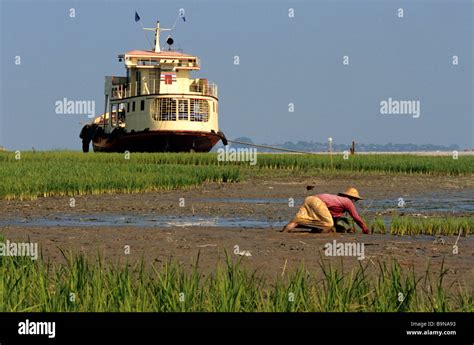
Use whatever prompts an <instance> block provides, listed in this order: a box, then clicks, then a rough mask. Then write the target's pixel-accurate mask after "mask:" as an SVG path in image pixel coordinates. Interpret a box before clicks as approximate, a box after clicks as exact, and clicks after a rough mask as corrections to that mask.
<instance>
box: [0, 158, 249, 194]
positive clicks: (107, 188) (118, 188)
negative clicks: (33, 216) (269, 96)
mask: <svg viewBox="0 0 474 345" xmlns="http://www.w3.org/2000/svg"><path fill="white" fill-rule="evenodd" d="M98 158H100V159H98ZM239 178H240V172H239V170H238V168H237V167H232V166H187V165H177V164H156V163H150V162H147V161H143V162H142V161H136V160H134V157H132V158H131V160H130V161H128V160H125V159H124V158H123V155H118V154H117V155H106V154H104V155H101V156H100V157H99V155H97V156H95V155H81V154H75V153H25V154H22V158H21V160H19V161H16V160H14V159H13V160H12V159H11V157H10V156H5V154H0V181H1V182H0V198H4V199H16V198H18V199H34V198H37V197H48V196H61V195H70V196H74V195H83V194H103V193H139V192H147V191H154V190H163V189H176V188H185V187H189V186H197V185H199V184H201V183H203V182H206V181H210V182H236V181H238V180H239Z"/></svg>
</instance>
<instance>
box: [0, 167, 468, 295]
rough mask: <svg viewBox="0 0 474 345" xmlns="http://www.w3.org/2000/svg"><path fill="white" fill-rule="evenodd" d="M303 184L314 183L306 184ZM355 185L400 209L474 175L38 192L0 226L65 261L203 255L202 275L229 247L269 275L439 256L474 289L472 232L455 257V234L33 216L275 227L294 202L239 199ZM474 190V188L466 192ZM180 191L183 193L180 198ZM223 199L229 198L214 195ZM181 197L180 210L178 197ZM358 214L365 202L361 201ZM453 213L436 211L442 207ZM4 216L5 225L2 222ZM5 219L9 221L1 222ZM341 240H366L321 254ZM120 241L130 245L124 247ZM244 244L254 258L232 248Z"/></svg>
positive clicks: (183, 259) (5, 208)
mask: <svg viewBox="0 0 474 345" xmlns="http://www.w3.org/2000/svg"><path fill="white" fill-rule="evenodd" d="M306 185H314V186H315V189H314V190H313V191H307V190H306V188H305V187H306ZM349 185H353V186H355V187H357V188H358V189H359V192H360V193H361V194H362V195H363V196H365V197H367V198H368V199H369V200H367V201H366V202H365V203H366V204H365V205H367V203H370V199H377V198H378V199H382V198H383V199H387V198H393V200H394V207H395V208H396V202H397V199H398V198H400V197H405V198H406V197H414V196H416V195H419V194H423V193H427V192H430V193H437V194H439V195H440V197H442V196H443V195H444V194H447V193H448V194H450V195H453V194H456V193H457V192H460V191H464V192H465V191H466V190H470V189H472V190H473V191H474V181H473V180H472V178H467V177H432V176H410V175H371V176H363V175H360V176H354V177H342V178H341V177H339V178H337V179H335V178H328V177H319V178H318V177H311V178H304V177H299V178H296V179H289V178H272V179H270V180H268V179H267V180H265V181H264V180H262V179H250V180H248V181H246V182H240V183H235V184H205V185H203V186H201V187H198V188H192V189H188V190H181V191H163V192H154V193H144V194H132V195H126V194H116V195H97V196H79V197H75V205H74V207H71V204H70V202H71V200H70V198H69V197H54V198H39V199H37V200H33V201H19V200H14V201H6V200H1V201H0V221H1V220H3V221H4V225H3V226H2V228H1V229H0V233H2V234H3V235H4V236H5V238H7V239H9V240H11V241H24V240H27V239H29V240H30V241H32V242H38V243H39V245H40V247H41V249H42V252H43V255H44V257H45V258H46V259H49V260H50V261H51V262H62V261H64V258H63V257H62V254H61V251H60V249H62V250H65V251H72V252H74V253H86V254H87V255H88V256H89V257H91V258H94V257H96V256H97V253H101V255H102V256H103V257H104V258H105V259H106V260H107V261H109V262H113V263H115V262H125V261H128V262H134V261H137V260H140V259H141V258H143V259H144V260H145V261H146V262H148V263H155V264H159V265H160V264H163V263H164V262H166V261H167V260H168V259H170V258H172V259H174V260H175V261H177V262H180V263H181V264H182V265H183V266H185V267H191V266H192V265H193V264H194V263H195V261H196V258H197V255H198V253H200V259H199V266H200V268H201V269H202V272H203V274H204V275H206V274H208V273H209V272H212V271H213V270H214V269H215V267H216V266H217V265H218V264H219V263H220V264H223V262H224V261H223V259H224V257H225V253H226V252H227V253H228V254H229V255H230V256H231V257H232V258H233V260H235V259H238V258H241V259H242V263H243V265H244V266H245V267H247V268H249V269H252V270H254V269H255V270H257V271H258V272H259V274H261V275H265V276H269V277H281V276H282V275H283V276H285V275H288V274H289V273H291V272H292V271H293V270H294V269H296V268H297V267H299V266H300V265H301V264H302V263H304V265H305V267H306V268H307V269H308V270H310V271H318V270H319V263H318V262H319V261H320V260H321V259H322V260H323V261H325V262H331V263H333V264H334V265H338V266H340V265H343V268H344V270H349V269H351V268H353V267H356V266H358V265H359V263H360V262H362V263H363V264H364V265H368V267H369V270H375V269H376V265H377V262H378V261H380V260H382V261H387V260H389V259H390V258H395V259H397V260H398V261H399V262H400V263H401V264H402V265H403V266H404V267H409V266H411V265H414V267H415V269H416V271H417V273H419V274H423V273H424V271H425V269H426V267H427V265H428V264H430V266H431V269H432V271H433V272H438V271H439V269H440V266H441V262H442V261H443V260H444V262H445V267H446V268H447V269H448V271H447V276H446V278H447V281H450V282H454V281H457V280H459V281H462V282H464V283H466V284H467V285H468V286H470V287H473V286H474V239H473V238H472V236H470V237H467V238H464V237H461V238H460V239H459V242H458V246H459V254H457V255H455V254H453V244H454V243H455V242H456V240H457V238H456V237H449V236H446V237H443V239H436V238H433V237H429V236H418V237H409V236H404V237H399V236H391V235H362V234H361V233H360V230H359V231H358V233H356V234H324V235H323V234H314V233H307V232H299V233H291V234H287V233H280V232H278V230H279V226H277V225H275V226H268V227H266V228H252V227H244V226H237V227H235V226H234V227H215V226H169V227H161V226H154V227H140V226H136V225H134V224H133V223H131V224H128V225H126V226H111V225H107V224H106V225H104V226H99V227H98V226H38V225H37V224H36V225H35V223H34V222H33V223H31V222H29V221H30V220H34V219H38V218H40V219H41V218H49V219H54V218H55V217H68V216H77V215H91V214H93V215H99V217H100V214H120V215H134V216H138V217H139V216H140V215H143V216H144V215H157V216H160V215H172V216H178V217H184V216H185V217H193V215H194V216H195V217H238V218H258V219H262V218H264V219H269V220H271V221H272V222H275V224H279V223H278V222H284V221H287V220H289V219H290V218H291V217H292V216H293V215H294V214H295V212H296V211H297V207H298V205H295V207H293V208H292V207H289V206H288V205H286V204H282V203H266V202H262V203H259V202H249V203H246V202H235V200H242V199H289V198H295V199H301V198H304V197H305V196H308V195H312V194H317V193H321V192H328V193H337V192H339V191H342V190H343V189H345V188H346V187H347V186H349ZM471 195H472V194H471ZM180 198H184V199H181V200H180ZM216 198H217V199H229V200H230V201H229V202H224V203H223V202H219V201H215V200H214V201H213V200H212V199H216ZM183 200H184V207H180V201H181V202H182V201H183ZM358 208H359V211H360V212H363V210H364V206H363V205H358ZM447 211H449V210H440V213H443V212H447ZM8 220H17V221H18V220H22V221H23V220H24V221H25V223H24V224H18V223H15V224H14V225H12V224H10V225H8ZM5 221H6V223H5ZM5 224H7V225H5ZM333 240H336V241H338V242H361V243H364V244H365V259H364V260H358V259H357V257H327V256H325V255H324V245H325V244H326V243H328V242H331V241H333ZM124 246H130V254H128V255H127V254H125V251H124ZM235 246H239V250H240V251H249V252H250V253H251V256H248V257H247V256H240V255H236V254H234V250H235Z"/></svg>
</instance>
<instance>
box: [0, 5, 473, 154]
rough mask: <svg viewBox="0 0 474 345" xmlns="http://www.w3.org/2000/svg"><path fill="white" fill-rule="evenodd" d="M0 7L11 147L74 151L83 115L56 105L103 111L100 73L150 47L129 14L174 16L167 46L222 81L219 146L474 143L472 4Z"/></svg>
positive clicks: (6, 135)
mask: <svg viewBox="0 0 474 345" xmlns="http://www.w3.org/2000/svg"><path fill="white" fill-rule="evenodd" d="M0 3H1V76H0V77H1V90H0V91H1V99H0V101H1V108H0V146H5V147H7V148H9V149H31V148H32V147H35V149H44V150H47V149H77V150H79V149H80V148H81V142H80V139H79V137H78V133H79V131H80V129H81V127H82V125H81V123H85V122H87V121H88V120H89V119H88V118H87V115H58V114H56V113H55V102H56V101H58V100H62V99H63V98H67V99H70V100H91V101H95V102H96V112H97V113H100V112H102V109H103V86H104V80H103V78H104V76H105V75H123V74H124V68H123V65H122V63H120V62H118V60H117V55H118V54H120V53H123V52H126V51H129V50H133V49H147V48H148V47H149V44H148V42H147V41H146V39H145V37H144V34H143V33H142V29H141V26H140V25H139V24H138V23H135V21H134V13H135V10H136V11H138V13H139V14H140V16H141V21H142V23H143V24H144V26H146V27H150V26H153V25H154V23H155V21H156V20H157V19H159V20H160V21H161V23H162V25H163V26H165V27H169V26H171V25H172V24H173V22H174V20H175V18H176V15H177V13H178V10H179V9H180V8H184V9H185V12H186V19H187V20H186V22H185V23H183V22H179V23H178V24H177V27H176V30H175V32H174V34H173V37H174V40H175V46H176V47H179V48H182V49H183V50H184V52H185V53H189V54H195V55H197V56H199V57H200V58H201V63H202V69H201V71H199V72H198V73H197V74H196V76H200V77H205V78H208V79H210V80H212V81H214V82H216V83H217V84H218V86H219V102H220V103H219V111H220V114H219V125H220V127H221V129H222V130H223V131H224V133H225V134H226V135H227V137H228V138H236V137H241V136H247V137H251V138H252V139H253V141H254V142H256V143H262V142H266V143H281V142H285V141H299V140H306V141H311V140H313V141H322V142H324V141H326V140H327V138H328V137H332V138H333V139H334V142H335V143H350V142H351V141H352V140H356V141H357V142H363V143H378V144H384V143H388V142H392V143H408V142H411V143H415V144H424V143H431V144H441V145H449V144H457V145H459V146H460V147H462V148H472V147H473V146H474V144H473V137H474V135H473V132H474V124H473V73H472V72H473V71H472V66H473V59H472V42H473V41H472V32H473V28H472V17H473V5H472V2H470V1H459V0H457V1H456V0H454V1H309V0H308V1H217V0H216V1H176V0H175V1H137V2H131V1H12V0H0ZM71 8H74V9H75V12H76V13H75V15H76V16H75V18H71V17H70V9H71ZM290 8H293V9H294V17H293V18H289V16H288V13H289V12H288V11H289V9H290ZM399 8H403V11H404V13H403V14H404V17H403V18H399V17H398V9H399ZM150 39H151V40H152V38H151V37H150ZM236 55H238V56H239V58H240V64H239V65H234V56H236ZM345 55H346V56H348V57H349V65H344V64H343V56H345ZM453 55H456V56H458V59H459V64H458V65H453V64H452V59H453V58H452V57H453ZM15 56H20V57H21V64H20V65H16V64H15ZM388 98H392V99H393V100H414V101H419V102H420V107H421V114H420V117H419V118H416V119H415V118H413V117H412V116H410V115H400V114H398V115H397V114H391V115H382V114H380V102H381V101H383V100H387V99H388ZM289 103H293V104H294V112H288V104H289Z"/></svg>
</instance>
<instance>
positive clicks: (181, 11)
mask: <svg viewBox="0 0 474 345" xmlns="http://www.w3.org/2000/svg"><path fill="white" fill-rule="evenodd" d="M179 18H181V19H183V21H184V22H185V21H186V17H185V16H184V9H183V8H180V9H179V11H178V15H177V16H176V20H175V21H174V24H173V26H172V27H171V28H160V22H159V21H157V22H156V27H154V28H144V27H143V25H142V29H143V30H148V31H154V32H155V46H154V48H153V50H154V51H155V52H156V53H159V52H160V51H161V48H160V33H161V31H169V32H170V34H169V35H168V39H167V41H166V43H168V45H169V46H170V49H171V44H173V39H172V38H171V33H172V32H173V31H174V29H175V27H176V24H177V23H178V20H179ZM147 39H148V37H147ZM170 39H171V44H170V43H169V42H170ZM150 45H151V43H150Z"/></svg>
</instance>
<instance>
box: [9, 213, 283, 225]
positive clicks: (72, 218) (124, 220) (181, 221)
mask: <svg viewBox="0 0 474 345" xmlns="http://www.w3.org/2000/svg"><path fill="white" fill-rule="evenodd" d="M285 224H286V222H281V221H276V222H273V221H270V220H265V219H249V218H241V217H201V216H157V215H149V214H140V215H126V216H124V215H117V214H97V215H90V216H86V217H84V216H78V215H70V214H64V215H61V216H55V217H51V218H23V219H5V220H0V226H2V225H3V226H5V225H17V226H18V225H26V226H39V227H54V226H64V227H101V226H103V227H106V226H114V227H116V226H137V227H194V226H206V227H224V228H225V227H229V228H230V227H243V228H262V229H264V228H273V227H282V226H283V225H285Z"/></svg>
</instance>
